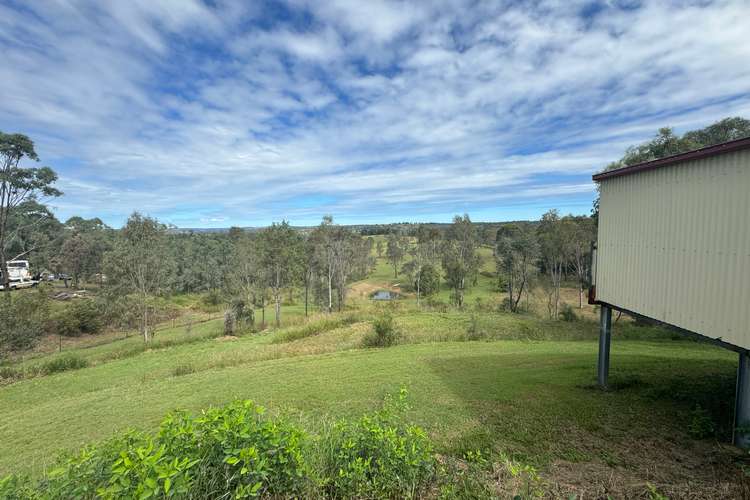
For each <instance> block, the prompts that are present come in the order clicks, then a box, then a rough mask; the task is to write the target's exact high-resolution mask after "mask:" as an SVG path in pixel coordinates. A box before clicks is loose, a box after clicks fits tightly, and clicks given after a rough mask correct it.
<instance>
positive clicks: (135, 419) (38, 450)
mask: <svg viewBox="0 0 750 500" xmlns="http://www.w3.org/2000/svg"><path fill="white" fill-rule="evenodd" d="M412 321H413V320H412ZM365 329H366V328H363V324H362V323H354V324H352V325H349V326H346V327H342V328H336V329H333V330H330V331H327V332H324V333H322V334H320V335H316V336H313V337H308V338H305V339H302V340H299V341H295V342H289V343H280V344H274V343H272V342H273V335H271V336H261V337H250V338H243V339H240V340H237V341H233V342H219V341H215V340H211V341H205V342H200V343H195V344H186V345H181V346H176V347H172V348H170V349H164V350H153V351H148V352H145V353H142V354H138V355H136V356H132V357H129V358H126V359H122V360H115V361H109V362H106V363H102V364H100V365H97V366H93V367H90V368H85V369H82V370H78V371H74V372H65V373H61V374H57V375H53V376H46V377H40V378H35V379H31V380H25V381H21V382H18V383H15V384H13V385H10V386H7V387H4V388H2V389H0V407H2V408H3V409H4V412H3V417H2V420H0V442H2V443H3V446H2V447H0V472H2V473H6V472H13V471H30V472H33V473H39V472H40V471H42V470H43V469H44V467H45V466H46V465H48V464H49V463H50V462H51V460H52V459H53V458H54V457H55V455H56V454H57V452H58V451H59V450H61V449H68V450H70V449H74V448H76V447H78V446H80V445H82V444H85V443H88V442H91V441H93V440H98V439H102V438H105V437H107V436H109V435H110V434H111V433H112V432H115V431H117V430H121V429H124V428H127V427H136V428H151V427H153V426H154V425H156V424H157V423H158V421H159V420H160V418H161V417H162V415H163V414H164V413H165V412H167V411H169V410H170V409H173V408H177V407H180V408H187V409H191V410H199V409H200V408H205V407H207V406H209V405H219V404H223V403H226V402H228V401H231V400H233V399H236V398H250V399H254V400H255V401H257V402H259V403H262V404H264V405H266V406H268V407H269V408H270V409H271V410H272V411H280V412H284V413H288V414H290V415H292V416H293V418H298V419H300V420H301V421H302V423H303V425H304V426H305V427H307V428H308V429H310V430H311V431H312V432H314V430H315V428H316V427H317V422H319V420H320V419H330V418H334V417H338V416H344V415H355V414H358V413H360V412H363V411H365V410H368V409H372V408H374V407H375V406H377V404H378V402H379V401H380V400H381V399H382V397H383V395H384V394H385V393H386V392H388V391H391V392H393V391H396V390H398V388H399V387H400V386H401V385H405V386H406V387H407V388H408V389H409V390H410V392H411V394H412V403H413V410H412V412H411V417H412V418H413V419H414V420H415V421H416V422H418V423H420V424H422V425H424V426H425V428H426V429H427V430H428V432H429V433H430V435H431V437H432V438H433V439H434V440H435V442H436V443H437V446H438V448H439V451H441V452H445V453H460V452H462V451H466V450H468V449H472V448H479V449H489V450H495V451H504V452H508V453H511V454H513V455H514V456H516V457H519V458H521V459H523V460H525V461H528V462H531V463H534V464H537V465H540V466H545V465H546V464H549V463H550V462H551V461H552V460H555V459H567V460H572V461H586V460H592V459H594V458H596V457H598V456H604V455H606V454H608V453H610V454H611V453H612V452H611V449H610V448H611V447H610V444H608V441H611V442H612V443H618V442H619V443H621V442H624V441H627V440H630V439H633V438H641V437H649V436H660V435H666V434H674V433H678V434H681V435H684V429H685V428H686V426H687V425H688V424H689V413H690V410H691V409H692V408H691V406H692V405H694V404H703V405H704V407H705V408H716V409H717V411H720V413H721V412H724V411H725V410H726V408H725V407H724V406H722V405H721V404H718V405H717V403H716V401H715V398H716V395H718V394H722V395H729V396H731V391H732V385H733V381H732V377H733V373H734V366H735V365H734V361H735V360H734V356H733V355H731V354H730V353H727V352H726V351H724V350H721V349H717V348H713V347H708V346H704V345H701V344H696V343H693V342H685V341H670V340H660V341H656V340H653V341H643V340H621V341H616V342H615V343H614V345H613V353H612V372H613V382H614V384H615V386H618V384H619V385H620V386H621V389H620V390H616V391H613V392H609V393H604V392H601V391H598V390H595V389H594V388H592V387H591V384H592V382H593V381H594V370H595V366H596V343H595V342H593V341H588V340H585V341H529V340H499V341H479V342H455V341H449V342H440V343H431V342H430V343H423V344H417V345H413V344H407V345H400V346H396V347H393V348H389V349H384V350H361V349H358V347H359V345H358V341H357V339H358V338H359V336H361V334H362V333H363V331H364V330H365ZM342 349H348V350H343V351H342ZM329 351H336V352H329ZM186 363H188V364H191V365H192V366H193V368H194V369H195V370H196V371H195V373H191V374H188V375H184V376H173V375H172V373H173V369H174V367H175V366H177V365H180V364H186ZM663 389H668V391H666V392H665V391H664V390H663ZM686 394H687V395H688V396H686ZM730 399H731V398H730ZM725 406H726V405H725ZM719 417H720V418H721V415H719ZM724 417H726V418H729V416H728V415H724ZM570 433H574V434H575V433H584V434H586V435H587V436H588V437H587V438H586V440H584V441H576V440H570V439H565V436H566V435H570ZM592 440H593V442H594V443H595V444H594V445H593V446H592V444H591V442H592Z"/></svg>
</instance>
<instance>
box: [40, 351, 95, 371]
mask: <svg viewBox="0 0 750 500" xmlns="http://www.w3.org/2000/svg"><path fill="white" fill-rule="evenodd" d="M88 365H89V362H88V361H87V360H86V359H84V358H82V357H80V356H75V355H72V354H68V355H66V356H61V357H59V358H55V359H53V360H51V361H47V362H46V363H44V364H43V365H42V368H41V371H42V373H44V374H45V375H51V374H53V373H59V372H64V371H68V370H79V369H81V368H86V367H87V366H88Z"/></svg>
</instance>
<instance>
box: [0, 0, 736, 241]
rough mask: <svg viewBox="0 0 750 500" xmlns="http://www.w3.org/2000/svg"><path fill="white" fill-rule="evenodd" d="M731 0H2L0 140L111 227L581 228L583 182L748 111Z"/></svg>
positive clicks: (589, 190) (59, 202) (71, 201)
mask: <svg viewBox="0 0 750 500" xmlns="http://www.w3.org/2000/svg"><path fill="white" fill-rule="evenodd" d="M748 14H750V1H748V0H736V1H732V0H728V1H716V2H712V1H643V2H639V1H634V0H633V1H631V0H623V1H614V0H611V1H604V2H592V1H578V0H537V1H530V2H504V1H502V0H498V1H487V2H478V1H471V0H435V1H414V2H400V1H393V0H367V1H360V0H327V1H325V2H323V1H317V0H309V1H308V0H288V1H279V2H265V1H227V0H129V1H116V2H115V1H112V2H101V1H98V0H38V1H34V2H27V1H25V0H24V1H14V0H10V1H9V0H0V50H1V51H2V54H3V56H2V59H1V61H0V131H3V132H5V133H15V132H18V133H23V134H26V135H28V136H29V137H31V138H32V139H33V140H34V142H35V145H36V149H37V153H38V154H39V157H40V159H41V163H40V164H41V165H47V166H50V167H52V168H53V169H54V170H55V171H56V172H57V173H58V175H59V181H58V187H59V188H60V189H61V190H62V191H63V192H64V193H65V194H64V196H62V197H60V198H57V199H54V200H50V201H49V204H50V205H51V206H52V207H53V208H54V211H55V213H56V215H57V216H58V218H60V219H62V220H65V219H67V218H68V217H70V216H72V215H80V216H83V217H86V218H89V217H99V218H101V219H102V220H104V222H106V223H108V224H110V225H112V226H114V227H120V226H121V225H122V224H123V222H124V221H125V219H126V218H127V216H128V215H129V214H130V213H132V212H133V211H134V210H137V211H140V212H142V213H145V214H147V215H151V216H153V217H157V218H158V219H159V220H161V221H162V222H165V223H170V224H175V225H177V226H179V227H195V228H198V227H228V226H232V225H236V226H261V225H266V224H269V223H270V222H272V221H281V220H282V219H286V220H289V221H290V222H291V223H292V224H295V225H310V224H316V223H317V222H319V221H320V219H321V217H322V216H323V215H325V214H332V215H333V216H334V219H335V220H336V221H338V222H340V223H345V224H361V223H378V222H395V221H435V222H442V221H449V220H450V219H451V218H452V216H453V215H454V214H462V213H469V214H470V215H471V217H472V219H473V220H480V221H504V220H520V219H537V218H538V217H539V216H540V215H541V214H542V213H544V212H545V211H547V210H548V209H551V208H557V209H559V210H560V211H561V212H562V213H573V214H587V213H589V212H590V209H591V203H592V200H593V199H594V197H595V193H596V191H595V186H594V184H593V183H592V181H591V175H592V173H594V172H596V171H597V170H600V169H602V168H603V167H604V166H606V165H607V163H609V162H611V161H613V160H616V159H618V158H619V157H620V156H622V153H623V151H624V150H625V148H626V147H627V146H628V145H630V144H634V143H639V142H642V141H644V140H648V139H649V138H650V137H651V136H653V135H654V134H655V132H656V130H657V129H658V128H659V127H662V126H672V127H674V128H675V129H676V131H678V132H684V131H685V130H690V129H693V128H699V127H703V126H706V125H709V124H710V123H712V122H714V121H716V120H718V119H720V118H723V117H726V116H745V117H750V64H748V61H750V43H748V42H747V34H748V31H747V30H748V25H747V19H748Z"/></svg>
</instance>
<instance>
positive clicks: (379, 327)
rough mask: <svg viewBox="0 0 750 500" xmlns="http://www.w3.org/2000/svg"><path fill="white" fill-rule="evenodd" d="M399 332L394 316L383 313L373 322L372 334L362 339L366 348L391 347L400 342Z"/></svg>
mask: <svg viewBox="0 0 750 500" xmlns="http://www.w3.org/2000/svg"><path fill="white" fill-rule="evenodd" d="M398 336H399V331H398V329H397V328H396V325H395V324H394V322H393V316H391V315H390V314H389V313H383V314H382V315H380V316H378V317H377V318H375V320H374V321H373V322H372V332H371V333H369V334H367V335H365V336H364V337H363V338H362V345H363V346H364V347H390V346H392V345H394V344H395V343H396V341H397V340H398Z"/></svg>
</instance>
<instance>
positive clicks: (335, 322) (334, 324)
mask: <svg viewBox="0 0 750 500" xmlns="http://www.w3.org/2000/svg"><path fill="white" fill-rule="evenodd" d="M360 320H361V319H360V317H359V315H357V314H344V315H342V316H334V317H325V318H323V319H319V320H313V321H310V322H308V323H306V324H304V325H302V326H297V327H291V328H287V329H285V330H281V331H279V332H277V333H276V334H275V335H274V337H273V339H272V340H271V343H272V344H282V343H285V342H293V341H295V340H300V339H304V338H307V337H312V336H314V335H320V334H321V333H325V332H328V331H331V330H335V329H336V328H342V327H344V326H348V325H351V324H354V323H356V322H358V321H360Z"/></svg>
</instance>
